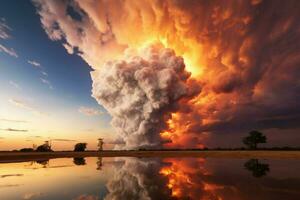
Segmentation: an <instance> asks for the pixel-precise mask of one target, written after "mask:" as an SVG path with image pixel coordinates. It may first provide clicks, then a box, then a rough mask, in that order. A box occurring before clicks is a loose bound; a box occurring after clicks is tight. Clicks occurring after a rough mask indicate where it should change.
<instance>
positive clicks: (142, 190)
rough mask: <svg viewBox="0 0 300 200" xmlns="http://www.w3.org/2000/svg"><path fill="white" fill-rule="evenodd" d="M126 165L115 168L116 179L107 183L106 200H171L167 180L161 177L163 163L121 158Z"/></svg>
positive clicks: (154, 160)
mask: <svg viewBox="0 0 300 200" xmlns="http://www.w3.org/2000/svg"><path fill="white" fill-rule="evenodd" d="M118 160H119V161H120V160H123V161H124V163H123V165H122V166H115V174H114V177H113V178H112V179H111V180H109V182H108V183H107V185H106V186H107V189H108V194H107V195H106V197H105V198H104V199H105V200H119V199H122V200H126V199H130V200H135V199H136V200H138V199H143V200H148V199H149V200H150V199H170V190H169V189H168V188H167V187H166V179H165V178H164V177H162V176H159V170H160V168H161V166H162V165H161V162H159V160H156V159H153V160H149V159H148V160H144V159H138V158H120V159H118Z"/></svg>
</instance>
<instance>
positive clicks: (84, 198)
mask: <svg viewBox="0 0 300 200" xmlns="http://www.w3.org/2000/svg"><path fill="white" fill-rule="evenodd" d="M98 199H99V197H98V196H95V195H87V194H81V195H80V196H78V197H76V198H75V199H73V200H98Z"/></svg>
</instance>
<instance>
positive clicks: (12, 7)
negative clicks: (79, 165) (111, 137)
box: [0, 1, 111, 150]
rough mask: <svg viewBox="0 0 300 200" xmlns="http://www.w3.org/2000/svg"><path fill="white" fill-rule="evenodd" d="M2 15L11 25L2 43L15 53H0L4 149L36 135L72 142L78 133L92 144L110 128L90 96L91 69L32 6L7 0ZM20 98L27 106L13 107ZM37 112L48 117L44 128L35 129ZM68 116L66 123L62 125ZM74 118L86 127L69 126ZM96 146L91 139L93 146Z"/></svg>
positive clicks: (106, 118) (106, 116)
mask: <svg viewBox="0 0 300 200" xmlns="http://www.w3.org/2000/svg"><path fill="white" fill-rule="evenodd" d="M16 5H17V6H16ZM12 11H13V12H12ZM0 13H1V14H0V18H2V19H1V21H2V23H3V24H5V25H6V26H8V27H9V28H6V29H5V32H6V33H7V34H8V35H9V37H8V38H4V39H3V38H2V39H1V38H0V45H2V46H3V47H5V48H6V49H8V50H10V51H13V52H15V54H16V55H10V54H9V53H7V52H4V51H3V50H2V51H1V52H0V88H1V94H0V98H1V100H0V101H1V104H0V106H1V107H0V108H1V109H0V118H1V119H2V120H1V121H0V128H1V130H0V132H1V137H2V140H1V143H4V145H2V148H1V147H0V149H1V150H3V149H4V148H10V149H11V148H19V147H20V145H18V144H19V143H18V142H16V144H14V141H17V139H20V140H23V139H24V138H25V139H26V140H30V139H28V137H31V136H33V135H35V136H41V137H40V140H43V139H44V140H45V139H47V138H48V137H50V138H51V139H55V138H58V139H65V140H66V141H67V140H68V139H72V138H74V137H73V132H76V136H75V137H76V139H78V140H80V139H81V138H82V140H86V141H88V142H91V141H93V139H95V140H96V139H97V138H98V137H99V136H103V134H104V132H105V134H106V133H107V132H110V131H111V130H110V125H109V121H110V117H109V115H108V114H106V113H105V111H104V109H103V108H102V107H101V106H99V105H98V103H97V102H96V101H95V100H94V99H93V98H92V97H91V85H92V83H91V78H90V71H91V68H90V67H89V66H88V65H87V64H86V63H85V62H84V61H83V60H82V59H81V58H80V57H78V56H77V55H70V54H68V53H67V52H66V50H65V49H64V48H63V46H62V44H61V43H60V42H53V41H51V40H50V39H49V38H48V36H47V35H46V33H45V31H44V30H43V28H42V26H41V23H40V18H39V16H38V15H37V13H36V9H35V7H34V6H33V4H32V3H31V2H30V1H5V2H4V3H2V5H1V7H0ZM3 29H4V28H3ZM16 102H17V103H19V104H22V105H21V106H20V105H19V106H18V105H17V106H16V105H13V104H16ZM80 108H81V109H80ZM36 111H37V112H40V113H42V115H45V116H46V117H45V116H43V118H44V119H43V121H42V123H43V124H45V125H44V128H43V129H42V128H40V129H39V128H38V129H37V128H36V123H38V121H37V120H35V119H36V118H34V117H32V115H33V113H34V112H36ZM89 111H91V112H93V114H91V113H89ZM9 113H10V114H12V113H13V114H12V115H9ZM29 119H31V120H29ZM9 120H11V121H9ZM14 120H15V121H20V120H21V121H26V123H19V122H12V121H14ZM64 120H65V121H66V124H65V126H61V125H60V124H61V123H62V121H64ZM27 121H30V122H28V123H27ZM50 121H51V123H50ZM55 121H57V124H56V122H55ZM74 122H76V123H80V124H81V127H80V129H81V130H74V128H73V127H72V126H70V125H72V123H74ZM47 124H51V126H50V125H47ZM56 125H57V128H55V127H53V126H56ZM67 126H70V127H69V128H68V127H67ZM58 127H61V129H60V128H58ZM75 127H76V128H78V127H77V126H75ZM76 128H75V129H76ZM12 129H16V131H13V130H12ZM36 129H37V130H36ZM52 129H54V131H53V130H52ZM17 130H21V131H20V132H18V131H17ZM22 130H23V132H22ZM25 130H26V131H25ZM39 131H41V132H39ZM47 131H50V133H48V132H47ZM51 131H52V132H55V133H52V132H51ZM42 132H43V133H42ZM16 135H17V136H16ZM30 142H36V143H38V142H40V141H28V143H30ZM28 145H29V144H28ZM70 145H71V144H70ZM70 145H69V144H63V145H61V146H60V145H59V144H58V146H59V148H61V147H64V148H69V147H70ZM72 145H73V144H72ZM94 146H95V144H94V143H93V142H92V144H91V145H90V147H91V148H92V147H94Z"/></svg>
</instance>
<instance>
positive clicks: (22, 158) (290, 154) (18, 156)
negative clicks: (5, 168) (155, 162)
mask: <svg viewBox="0 0 300 200" xmlns="http://www.w3.org/2000/svg"><path fill="white" fill-rule="evenodd" d="M74 157H139V158H143V157H203V158H239V159H243V158H248V159H249V158H257V159H268V158H269V159H299V160H300V151H282V150H281V151H280V150H279V151H266V150H254V151H253V150H252V151H247V150H243V151H239V150H237V151H228V150H219V151H218V150H199V151H197V150H179V151H174V150H171V151H168V150H162V151H160V150H156V151H151V150H150V151H147V150H145V151H135V150H132V151H112V150H106V151H85V152H73V151H56V152H0V163H9V162H26V161H35V160H48V159H54V158H74Z"/></svg>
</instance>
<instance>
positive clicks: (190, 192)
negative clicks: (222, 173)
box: [160, 158, 223, 200]
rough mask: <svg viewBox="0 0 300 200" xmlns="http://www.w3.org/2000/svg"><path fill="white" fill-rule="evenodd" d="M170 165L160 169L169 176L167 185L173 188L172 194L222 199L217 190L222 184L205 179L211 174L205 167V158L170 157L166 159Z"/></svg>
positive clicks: (205, 199) (192, 199)
mask: <svg viewBox="0 0 300 200" xmlns="http://www.w3.org/2000/svg"><path fill="white" fill-rule="evenodd" d="M164 162H167V163H169V165H168V166H165V167H163V168H162V169H161V170H160V174H162V175H163V176H165V177H167V178H168V183H167V186H168V188H169V189H171V190H172V196H173V197H175V198H178V199H183V198H184V199H191V200H194V199H195V200H196V199H202V200H219V199H222V198H221V196H220V195H218V194H217V193H216V190H220V189H222V188H223V186H222V185H219V184H216V183H212V182H208V181H205V179H203V177H205V176H210V175H211V172H209V171H208V170H207V169H206V168H204V162H205V160H204V159H203V158H193V159H190V158H184V159H180V158H176V159H175V158H170V159H164Z"/></svg>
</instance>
